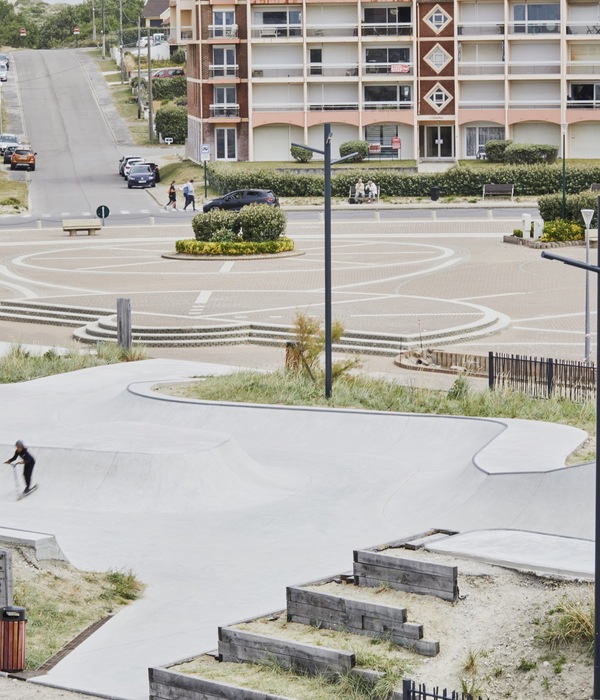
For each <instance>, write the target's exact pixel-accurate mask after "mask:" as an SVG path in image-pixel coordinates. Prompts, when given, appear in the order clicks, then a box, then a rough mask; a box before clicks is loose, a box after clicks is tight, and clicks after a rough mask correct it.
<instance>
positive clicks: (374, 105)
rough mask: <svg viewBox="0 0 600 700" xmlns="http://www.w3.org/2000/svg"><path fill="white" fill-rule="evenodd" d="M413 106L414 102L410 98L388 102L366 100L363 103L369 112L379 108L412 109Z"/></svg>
mask: <svg viewBox="0 0 600 700" xmlns="http://www.w3.org/2000/svg"><path fill="white" fill-rule="evenodd" d="M413 107H414V104H413V102H412V101H410V100H395V101H386V102H370V101H365V102H364V104H363V109H364V110H366V111H369V112H370V111H373V110H378V109H412V108H413Z"/></svg>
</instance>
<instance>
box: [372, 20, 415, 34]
mask: <svg viewBox="0 0 600 700" xmlns="http://www.w3.org/2000/svg"><path fill="white" fill-rule="evenodd" d="M361 32H362V35H363V36H410V35H411V34H412V33H413V25H412V22H398V23H397V24H374V23H371V22H363V23H362V26H361Z"/></svg>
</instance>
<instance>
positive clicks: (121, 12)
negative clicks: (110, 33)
mask: <svg viewBox="0 0 600 700" xmlns="http://www.w3.org/2000/svg"><path fill="white" fill-rule="evenodd" d="M123 51H124V47H123V0H119V54H120V59H121V83H123V82H124V78H123V73H124V72H125V61H124V60H123V58H124V56H123ZM563 218H564V216H563Z"/></svg>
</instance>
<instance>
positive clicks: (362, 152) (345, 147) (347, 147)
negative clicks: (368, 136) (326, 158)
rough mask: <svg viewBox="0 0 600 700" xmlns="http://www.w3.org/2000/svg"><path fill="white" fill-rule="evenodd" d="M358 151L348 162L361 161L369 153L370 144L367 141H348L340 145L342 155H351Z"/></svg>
mask: <svg viewBox="0 0 600 700" xmlns="http://www.w3.org/2000/svg"><path fill="white" fill-rule="evenodd" d="M351 153H356V154H357V155H356V156H354V158H348V160H347V161H346V162H347V163H359V162H360V161H361V160H364V159H365V158H366V157H367V156H368V155H369V144H368V142H367V141H346V143H342V144H341V145H340V157H341V158H343V157H344V156H349V155H350V154H351Z"/></svg>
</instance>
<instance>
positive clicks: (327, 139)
mask: <svg viewBox="0 0 600 700" xmlns="http://www.w3.org/2000/svg"><path fill="white" fill-rule="evenodd" d="M332 138H333V134H332V133H331V124H323V150H322V151H321V150H320V149H318V148H311V146H306V145H305V144H302V143H292V146H299V147H300V148H305V149H306V150H307V151H312V152H313V153H320V154H321V155H322V156H323V158H324V165H325V168H324V186H325V192H324V195H325V210H324V221H325V241H324V247H325V280H324V281H325V398H327V399H330V398H331V385H332V379H333V373H332V367H333V362H332V348H331V329H332V325H333V324H332V315H331V166H332V165H335V164H336V163H341V162H342V161H344V160H348V159H349V158H354V156H356V155H357V154H356V153H350V154H349V155H347V156H344V157H343V158H339V159H338V160H335V161H333V162H332V160H331V139H332Z"/></svg>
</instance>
